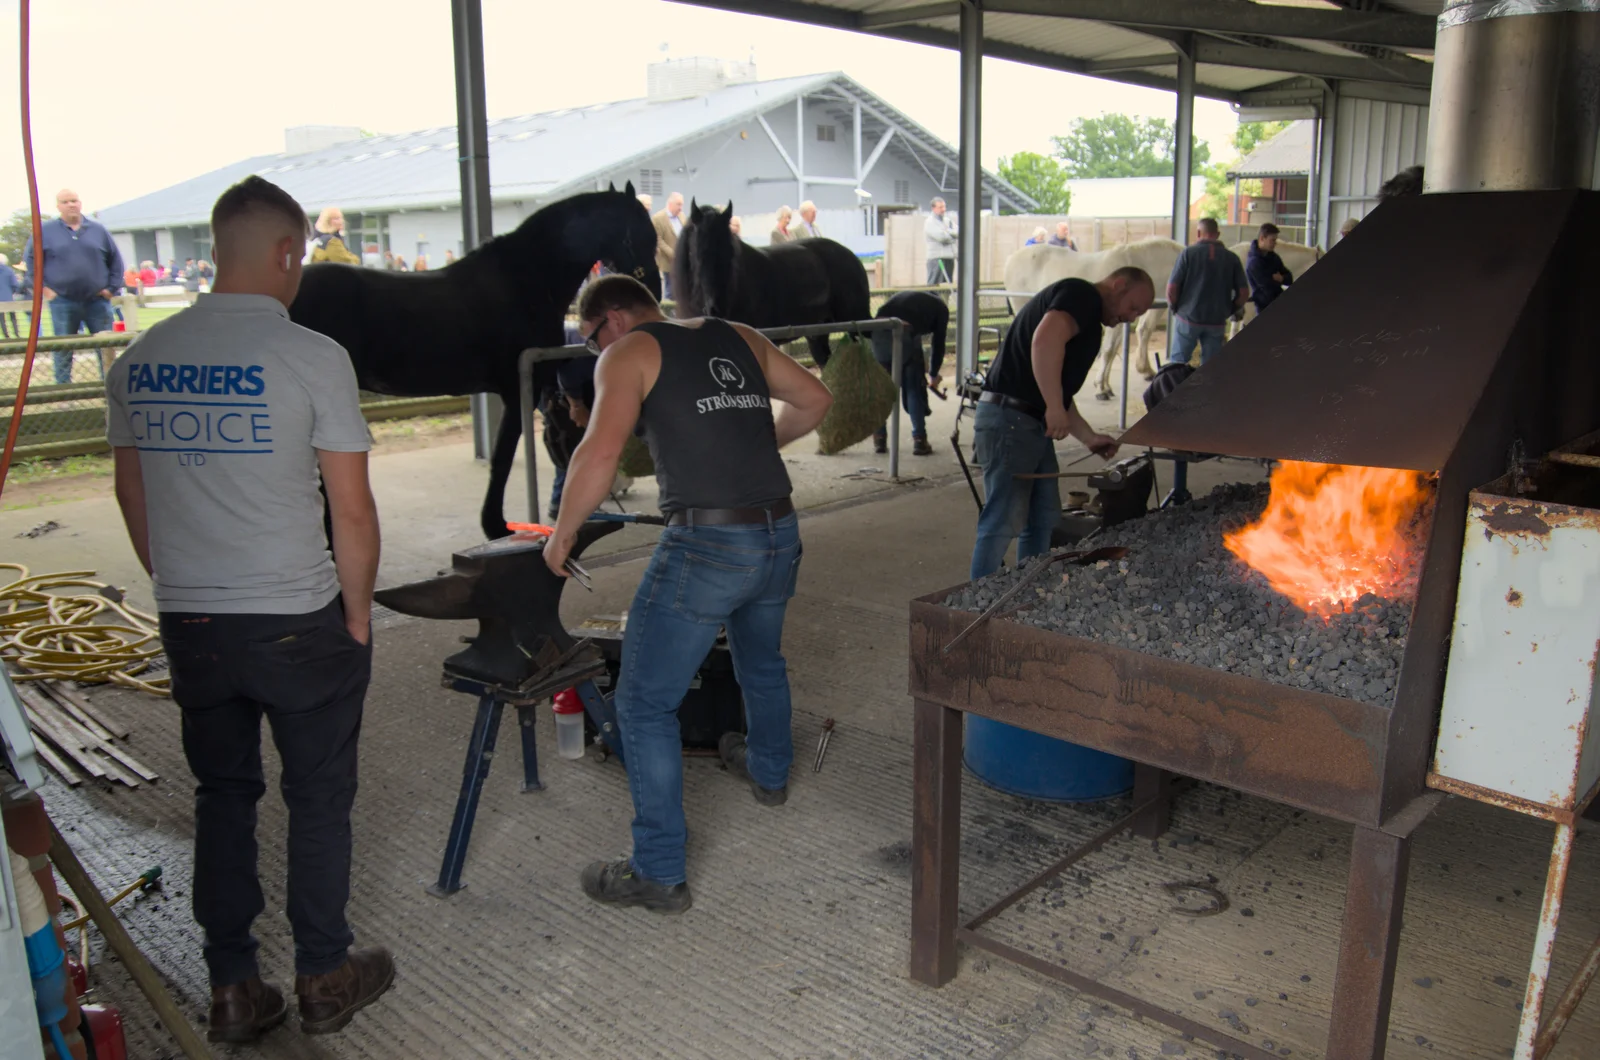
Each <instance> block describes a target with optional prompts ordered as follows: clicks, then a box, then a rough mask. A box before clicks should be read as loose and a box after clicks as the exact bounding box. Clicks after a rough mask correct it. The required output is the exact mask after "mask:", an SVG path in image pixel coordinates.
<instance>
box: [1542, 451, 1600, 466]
mask: <svg viewBox="0 0 1600 1060" xmlns="http://www.w3.org/2000/svg"><path fill="white" fill-rule="evenodd" d="M1550 459H1551V460H1553V461H1555V462H1556V463H1558V464H1566V465H1568V466H1569V467H1600V456H1590V455H1588V454H1587V453H1551V454H1550Z"/></svg>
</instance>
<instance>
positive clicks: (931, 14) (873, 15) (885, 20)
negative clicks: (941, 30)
mask: <svg viewBox="0 0 1600 1060" xmlns="http://www.w3.org/2000/svg"><path fill="white" fill-rule="evenodd" d="M960 14H961V4H960V3H959V2H957V0H945V2H944V3H938V4H918V5H917V6H916V7H903V8H900V9H898V10H891V11H865V12H862V14H861V16H860V18H859V19H857V21H856V28H857V29H863V30H868V31H871V30H877V29H888V28H890V27H891V26H908V25H911V24H912V23H914V22H927V21H930V20H932V19H936V18H955V17H957V16H958V15H960Z"/></svg>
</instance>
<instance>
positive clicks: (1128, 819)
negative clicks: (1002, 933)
mask: <svg viewBox="0 0 1600 1060" xmlns="http://www.w3.org/2000/svg"><path fill="white" fill-rule="evenodd" d="M1172 795H1173V793H1172V792H1171V791H1165V790H1164V791H1162V792H1161V793H1160V794H1159V795H1155V796H1153V797H1151V798H1148V799H1146V800H1144V801H1143V802H1141V803H1139V805H1137V806H1135V807H1134V808H1133V809H1131V810H1129V811H1128V812H1127V813H1126V814H1125V815H1123V816H1122V817H1119V818H1117V820H1115V821H1114V822H1112V823H1111V824H1109V825H1107V826H1106V827H1105V828H1104V829H1102V830H1101V831H1100V832H1099V833H1098V834H1096V835H1095V836H1093V837H1091V838H1090V839H1089V840H1088V841H1086V842H1085V843H1084V844H1083V845H1082V846H1079V847H1076V848H1074V849H1073V851H1072V852H1071V853H1069V854H1067V855H1066V856H1065V857H1063V858H1061V860H1059V861H1057V862H1055V863H1053V864H1051V865H1050V866H1048V867H1047V868H1045V869H1043V870H1041V871H1040V872H1039V873H1038V874H1037V875H1035V876H1034V877H1033V878H1032V879H1030V880H1029V881H1028V882H1027V883H1024V884H1023V885H1022V886H1021V887H1018V888H1017V889H1016V890H1014V891H1012V892H1011V893H1010V894H1008V895H1006V896H1005V897H1004V898H1002V899H1000V900H999V901H998V902H996V903H995V904H994V905H991V906H990V907H989V908H987V909H985V910H984V911H983V912H981V913H979V914H978V915H977V916H975V917H973V918H972V919H971V920H969V921H967V924H966V927H967V930H968V931H975V930H977V929H978V928H979V927H981V926H982V925H984V924H986V923H988V922H989V921H991V920H993V919H994V918H995V917H997V916H999V915H1000V914H1001V913H1003V912H1005V911H1006V910H1007V909H1010V908H1011V907H1012V906H1014V905H1016V904H1017V903H1018V902H1020V901H1022V900H1023V899H1024V898H1026V897H1027V896H1028V895H1030V894H1032V893H1033V892H1034V891H1035V890H1037V889H1038V888H1039V887H1040V886H1041V885H1042V884H1043V883H1044V882H1045V881H1046V880H1048V879H1050V878H1051V877H1053V876H1059V875H1060V874H1061V873H1062V872H1064V871H1066V870H1067V869H1069V868H1071V867H1072V866H1073V865H1074V864H1076V863H1077V862H1079V861H1082V860H1083V859H1084V858H1086V857H1088V856H1089V855H1090V854H1093V853H1094V852H1095V851H1096V850H1099V849H1100V848H1101V847H1103V846H1105V845H1106V844H1107V843H1109V842H1111V840H1113V839H1115V838H1116V837H1117V836H1118V835H1119V834H1121V833H1122V832H1124V831H1126V830H1127V829H1129V828H1132V827H1133V825H1134V824H1135V822H1137V821H1138V819H1139V817H1140V815H1141V814H1143V813H1144V812H1145V811H1146V810H1148V809H1150V808H1151V807H1152V806H1156V805H1158V804H1159V803H1160V802H1161V801H1162V800H1163V799H1170V798H1172Z"/></svg>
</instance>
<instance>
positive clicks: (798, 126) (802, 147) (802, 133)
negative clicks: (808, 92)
mask: <svg viewBox="0 0 1600 1060" xmlns="http://www.w3.org/2000/svg"><path fill="white" fill-rule="evenodd" d="M794 168H795V174H794V187H795V200H794V208H795V209H796V210H798V209H800V204H801V203H803V202H805V201H806V97H804V96H801V97H800V98H799V99H797V100H795V101H794Z"/></svg>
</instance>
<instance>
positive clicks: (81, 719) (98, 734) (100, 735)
mask: <svg viewBox="0 0 1600 1060" xmlns="http://www.w3.org/2000/svg"><path fill="white" fill-rule="evenodd" d="M37 687H38V689H39V691H41V692H43V693H44V694H45V695H46V696H48V697H49V698H50V699H51V700H52V701H53V702H54V703H55V705H56V706H58V707H60V708H61V709H62V710H64V711H66V713H67V714H69V715H71V716H72V717H73V718H74V719H76V721H77V722H78V724H79V725H82V726H83V727H84V729H86V730H87V731H88V732H89V734H90V735H92V736H93V737H94V738H95V739H97V740H100V741H101V742H103V743H109V742H110V741H111V740H112V739H113V737H112V735H111V733H110V731H109V730H107V729H106V728H105V727H104V726H102V725H101V724H100V723H99V722H98V721H96V720H95V719H94V718H92V717H90V716H89V714H88V712H87V711H85V710H84V709H83V708H82V707H80V706H78V705H77V704H76V703H74V702H72V700H70V699H68V698H66V697H65V696H63V695H61V693H60V691H59V690H58V688H57V686H56V684H55V683H54V682H53V681H40V682H39V683H38V686H37Z"/></svg>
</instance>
